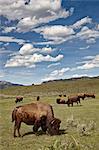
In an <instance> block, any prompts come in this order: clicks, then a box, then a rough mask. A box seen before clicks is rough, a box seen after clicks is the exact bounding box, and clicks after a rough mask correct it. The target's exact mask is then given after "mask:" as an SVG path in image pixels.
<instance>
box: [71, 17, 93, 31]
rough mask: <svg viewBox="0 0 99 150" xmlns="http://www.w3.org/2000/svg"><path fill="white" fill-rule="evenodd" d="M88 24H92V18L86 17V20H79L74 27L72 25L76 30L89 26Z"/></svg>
mask: <svg viewBox="0 0 99 150" xmlns="http://www.w3.org/2000/svg"><path fill="white" fill-rule="evenodd" d="M87 23H90V24H91V23H92V18H90V17H88V16H87V17H85V18H82V19H81V20H78V21H77V22H76V23H74V24H73V25H72V27H73V28H74V29H80V28H81V27H82V26H83V25H85V24H87Z"/></svg>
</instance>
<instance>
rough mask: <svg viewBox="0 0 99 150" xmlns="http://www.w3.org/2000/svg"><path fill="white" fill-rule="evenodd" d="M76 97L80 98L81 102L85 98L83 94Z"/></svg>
mask: <svg viewBox="0 0 99 150" xmlns="http://www.w3.org/2000/svg"><path fill="white" fill-rule="evenodd" d="M78 97H79V98H82V100H84V99H85V97H86V96H85V94H78Z"/></svg>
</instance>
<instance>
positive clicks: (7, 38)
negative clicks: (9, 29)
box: [0, 36, 25, 44]
mask: <svg viewBox="0 0 99 150" xmlns="http://www.w3.org/2000/svg"><path fill="white" fill-rule="evenodd" d="M0 41H1V42H16V43H19V44H23V43H24V42H25V41H24V40H22V39H16V38H14V37H10V36H0Z"/></svg>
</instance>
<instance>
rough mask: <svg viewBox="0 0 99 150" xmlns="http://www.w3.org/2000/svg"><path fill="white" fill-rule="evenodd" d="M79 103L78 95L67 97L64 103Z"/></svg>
mask: <svg viewBox="0 0 99 150" xmlns="http://www.w3.org/2000/svg"><path fill="white" fill-rule="evenodd" d="M78 102H79V103H80V98H79V96H74V97H68V100H67V101H66V104H67V105H68V106H70V104H71V105H72V106H73V103H77V104H78Z"/></svg>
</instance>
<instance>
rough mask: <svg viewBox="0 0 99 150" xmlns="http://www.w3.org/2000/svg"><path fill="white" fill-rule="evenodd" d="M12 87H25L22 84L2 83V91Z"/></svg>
mask: <svg viewBox="0 0 99 150" xmlns="http://www.w3.org/2000/svg"><path fill="white" fill-rule="evenodd" d="M11 86H23V85H22V84H15V83H11V82H7V81H0V89H4V88H8V87H11Z"/></svg>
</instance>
